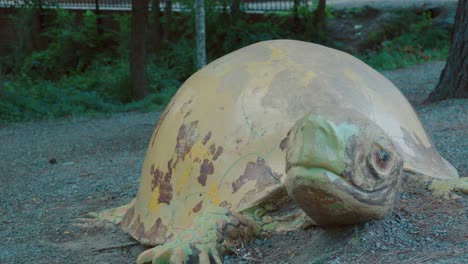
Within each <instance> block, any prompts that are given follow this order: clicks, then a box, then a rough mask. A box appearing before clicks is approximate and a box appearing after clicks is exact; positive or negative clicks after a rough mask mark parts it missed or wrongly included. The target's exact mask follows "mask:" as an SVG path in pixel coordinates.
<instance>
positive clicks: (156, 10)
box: [150, 0, 161, 52]
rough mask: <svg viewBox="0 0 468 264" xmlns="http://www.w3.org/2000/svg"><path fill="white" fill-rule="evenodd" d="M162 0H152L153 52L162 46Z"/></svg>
mask: <svg viewBox="0 0 468 264" xmlns="http://www.w3.org/2000/svg"><path fill="white" fill-rule="evenodd" d="M160 4H161V1H160V0H152V2H151V6H152V9H151V19H152V20H153V23H152V28H151V37H152V40H151V48H150V50H151V51H152V52H157V50H158V49H159V48H160V47H161V21H160V19H161V9H160V7H159V6H160Z"/></svg>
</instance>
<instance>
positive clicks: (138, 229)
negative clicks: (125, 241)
mask: <svg viewBox="0 0 468 264" xmlns="http://www.w3.org/2000/svg"><path fill="white" fill-rule="evenodd" d="M130 230H131V233H132V235H133V236H134V237H135V239H136V240H141V238H143V237H144V235H145V226H144V225H143V223H142V222H141V219H140V216H139V215H138V217H137V219H136V220H135V222H133V225H132V227H131V228H130Z"/></svg>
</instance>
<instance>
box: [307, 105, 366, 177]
mask: <svg viewBox="0 0 468 264" xmlns="http://www.w3.org/2000/svg"><path fill="white" fill-rule="evenodd" d="M358 132H359V128H358V127H356V126H355V125H352V124H348V123H344V124H340V125H339V126H336V125H335V124H334V123H333V122H331V121H329V120H327V119H325V118H323V117H321V116H316V115H312V114H310V115H306V116H305V117H304V119H303V121H302V127H301V136H302V146H301V152H300V153H301V154H300V157H299V160H300V161H301V162H300V163H301V164H302V165H304V166H306V167H319V168H323V169H326V170H329V171H331V172H333V173H335V174H338V175H339V174H341V172H342V171H343V170H344V169H345V163H344V157H345V149H346V143H347V141H348V139H349V138H350V137H351V136H352V135H355V134H357V133H358Z"/></svg>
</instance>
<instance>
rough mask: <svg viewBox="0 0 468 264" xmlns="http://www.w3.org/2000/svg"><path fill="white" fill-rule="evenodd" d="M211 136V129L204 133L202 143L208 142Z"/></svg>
mask: <svg viewBox="0 0 468 264" xmlns="http://www.w3.org/2000/svg"><path fill="white" fill-rule="evenodd" d="M210 138H211V131H208V133H207V134H206V135H205V137H204V138H203V141H202V143H203V145H206V143H207V142H208V140H210Z"/></svg>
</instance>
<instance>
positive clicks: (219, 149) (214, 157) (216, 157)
mask: <svg viewBox="0 0 468 264" xmlns="http://www.w3.org/2000/svg"><path fill="white" fill-rule="evenodd" d="M221 154H223V147H221V146H219V147H218V149H217V150H216V153H215V154H214V156H213V160H217V159H218V158H219V156H221Z"/></svg>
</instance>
